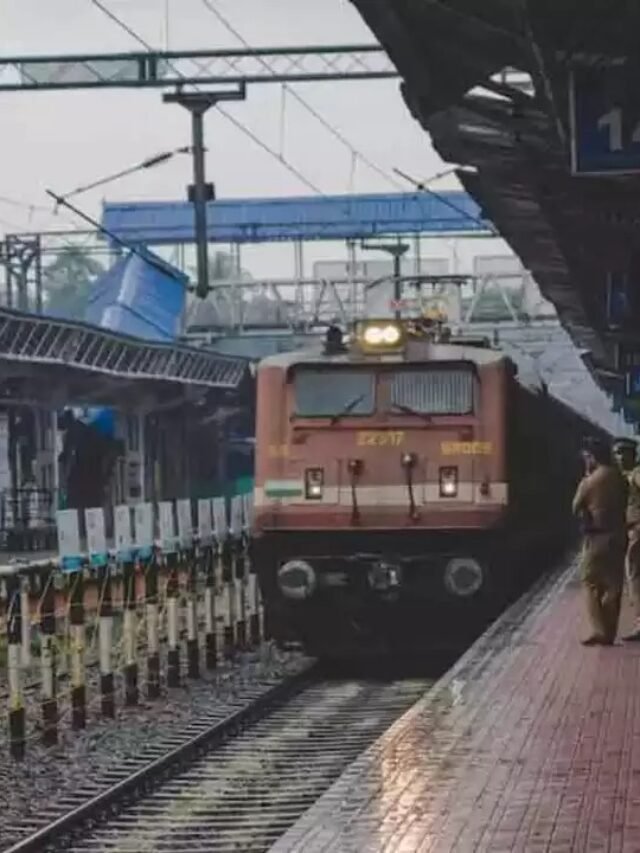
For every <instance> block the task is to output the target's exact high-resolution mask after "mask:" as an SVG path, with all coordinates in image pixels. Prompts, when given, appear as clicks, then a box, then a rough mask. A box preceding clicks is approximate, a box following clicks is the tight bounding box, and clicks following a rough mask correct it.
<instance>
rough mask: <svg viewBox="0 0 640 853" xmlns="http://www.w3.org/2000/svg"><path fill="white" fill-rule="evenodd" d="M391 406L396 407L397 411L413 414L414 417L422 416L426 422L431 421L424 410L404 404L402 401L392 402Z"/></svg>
mask: <svg viewBox="0 0 640 853" xmlns="http://www.w3.org/2000/svg"><path fill="white" fill-rule="evenodd" d="M391 408H392V409H397V410H398V411H399V412H403V413H404V414H405V415H414V416H415V417H416V418H422V419H423V420H424V421H426V422H427V423H428V424H430V423H431V420H432V419H431V415H428V414H427V413H426V412H419V411H418V410H417V409H414V408H413V407H412V406H405V405H404V403H392V404H391Z"/></svg>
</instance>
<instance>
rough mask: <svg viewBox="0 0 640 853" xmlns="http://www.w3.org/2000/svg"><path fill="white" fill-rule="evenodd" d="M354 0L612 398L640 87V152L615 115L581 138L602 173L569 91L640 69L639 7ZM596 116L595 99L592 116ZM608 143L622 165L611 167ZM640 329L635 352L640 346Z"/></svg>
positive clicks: (415, 108)
mask: <svg viewBox="0 0 640 853" xmlns="http://www.w3.org/2000/svg"><path fill="white" fill-rule="evenodd" d="M352 2H353V3H354V5H355V6H356V7H357V9H358V10H359V12H360V13H361V15H362V17H363V18H364V20H365V21H366V22H367V24H368V25H369V26H370V28H371V29H372V31H373V32H374V34H375V35H376V36H377V38H378V39H379V41H380V42H381V43H382V45H383V47H384V48H385V49H386V50H387V51H388V53H389V55H390V57H391V59H392V60H393V62H394V64H395V65H396V67H397V69H398V71H399V72H400V75H401V77H402V78H403V83H402V84H401V85H402V92H403V96H404V98H405V101H406V103H407V105H408V107H409V109H410V110H411V112H412V114H413V115H414V117H415V118H416V119H417V120H418V121H419V122H420V124H421V125H422V127H424V129H425V130H427V131H428V132H429V134H430V135H431V138H432V140H433V144H434V146H435V148H436V150H437V152H438V153H439V154H440V156H441V157H442V158H443V159H444V160H445V161H448V162H450V163H455V164H459V165H462V166H465V167H467V168H466V169H465V170H464V171H462V170H461V171H460V172H459V177H460V180H461V182H462V184H463V186H464V187H465V189H466V190H467V191H468V192H469V193H470V194H471V195H472V196H473V197H474V198H475V199H476V201H477V202H478V204H479V205H480V207H481V210H482V213H483V215H484V216H486V218H487V219H489V220H491V221H492V222H493V223H495V225H496V227H497V228H498V229H499V231H500V232H501V233H502V235H503V236H504V237H505V239H506V240H507V241H508V242H509V243H510V245H511V247H512V248H513V250H514V251H515V252H516V254H518V255H519V257H520V258H521V260H522V262H523V264H524V265H525V266H526V267H527V268H528V269H530V270H531V272H532V273H533V275H534V276H535V278H536V280H537V282H538V284H539V285H540V288H541V290H542V292H543V295H544V296H545V297H547V298H548V299H549V300H551V301H552V302H553V303H554V304H555V306H556V308H557V310H558V313H559V316H560V320H561V322H562V323H563V324H564V325H565V327H566V328H567V330H568V331H569V333H570V334H571V336H572V338H573V340H574V342H575V344H576V345H577V346H578V348H580V349H581V350H585V351H589V355H588V356H587V357H586V359H585V360H586V363H587V364H589V365H590V366H591V368H592V370H593V371H594V374H595V376H596V378H597V379H598V380H599V381H600V382H601V384H602V385H603V387H605V388H608V389H609V390H613V387H612V386H614V385H616V383H619V379H617V378H616V376H618V375H619V371H620V364H619V353H620V347H619V344H620V340H621V338H620V335H619V334H618V333H616V332H615V331H614V330H612V328H611V323H610V322H609V320H608V311H609V308H610V306H609V304H608V294H609V293H610V287H611V284H610V282H611V277H612V275H613V276H614V277H615V276H626V277H630V278H631V285H632V286H633V287H635V289H638V282H635V281H634V280H633V279H634V278H635V277H636V275H637V271H638V270H640V264H638V261H637V258H638V255H639V254H640V253H639V252H638V249H639V244H640V212H639V204H638V202H639V200H640V196H639V192H638V190H639V189H640V178H638V177H637V173H634V171H635V170H634V169H631V170H629V169H628V168H627V169H625V168H623V167H624V165H625V164H624V157H623V155H625V153H626V154H629V153H630V158H631V159H630V160H629V162H631V161H632V160H633V159H634V157H635V167H636V168H637V166H638V164H639V163H640V111H639V110H638V95H637V93H636V92H635V90H636V89H637V88H638V87H637V86H635V85H634V86H630V87H628V88H629V89H630V90H633V91H632V92H631V94H630V95H628V97H629V98H630V102H629V105H630V106H631V107H632V108H633V109H634V110H635V115H636V116H637V117H638V122H637V125H635V120H634V126H635V129H634V126H632V127H631V142H632V144H631V148H632V149H633V148H634V146H635V150H631V151H630V152H625V151H623V150H622V149H623V148H625V146H626V142H625V141H624V139H622V135H624V133H625V132H626V131H625V127H622V128H621V129H620V128H617V127H616V125H615V124H614V121H615V119H616V114H614V113H603V114H601V115H599V116H596V118H597V121H594V124H593V127H591V128H588V127H587V130H586V131H585V138H584V140H582V142H584V152H583V153H585V152H586V155H588V157H591V163H592V167H591V168H587V169H584V170H583V171H582V173H581V174H576V172H577V171H579V170H577V169H576V168H575V163H576V161H575V159H574V160H573V161H572V155H573V157H574V158H575V156H576V151H575V147H574V146H572V129H573V128H575V127H576V125H575V121H573V122H572V120H571V113H572V109H575V102H574V99H572V97H571V96H570V92H572V86H571V80H572V75H573V74H575V73H576V69H580V73H581V74H583V75H584V74H585V73H587V74H591V75H595V76H594V77H593V79H596V78H597V71H598V68H603V67H611V63H612V62H613V63H614V64H617V65H624V67H629V64H630V63H632V62H635V63H637V57H634V53H637V50H638V48H637V34H638V32H639V31H640V3H637V2H618V3H611V2H610V0H590V2H584V0H529V2H526V3H525V2H521V0H484V2H477V0H352ZM633 67H638V68H639V69H640V66H638V65H637V64H636V65H631V69H633ZM514 71H515V72H520V74H521V77H522V81H521V85H519V84H518V83H517V82H514V80H515V81H517V80H518V79H519V78H518V74H515V75H514V73H513V72H514ZM507 72H509V73H507ZM607 73H609V72H607ZM631 78H632V79H633V80H637V79H638V76H637V75H635V74H634V73H632V74H631ZM594 91H595V90H594ZM588 94H589V93H588ZM591 94H593V92H591ZM596 94H597V92H596ZM605 95H606V92H605ZM614 100H615V99H614ZM591 106H593V104H591ZM589 109H590V106H589V102H588V99H587V106H586V107H585V110H586V113H585V115H586V118H587V119H588V118H589V115H588V112H589ZM576 114H577V113H576ZM592 118H593V117H592ZM625 122H626V119H625ZM626 123H628V122H626ZM607 132H608V133H611V134H613V135H612V136H611V140H612V141H611V146H610V147H611V149H612V151H611V152H609V153H612V154H614V155H615V156H613V157H608V158H607V157H606V156H604V154H603V155H602V156H601V157H600V159H598V156H599V155H598V146H599V145H600V144H601V142H602V139H601V137H602V134H603V133H607ZM616 133H619V134H620V138H618V137H617V136H616V135H615V134H616ZM582 142H581V144H582ZM605 154H606V152H605ZM586 155H585V156H586ZM588 157H587V159H588ZM585 162H586V161H585ZM594 164H595V167H594ZM598 164H599V165H598ZM616 164H617V165H616ZM468 167H474V168H472V169H469V168H468ZM630 171H631V172H632V173H631V174H630V173H629V172H630ZM621 172H626V174H624V176H622V174H621ZM634 270H636V273H634V272H633V271H634ZM635 328H636V330H637V331H636V332H635V335H634V334H633V332H632V333H631V337H630V338H628V337H627V342H630V343H631V344H632V345H634V346H635V347H636V348H638V349H640V325H638V324H636V327H635Z"/></svg>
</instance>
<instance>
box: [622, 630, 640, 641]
mask: <svg viewBox="0 0 640 853" xmlns="http://www.w3.org/2000/svg"><path fill="white" fill-rule="evenodd" d="M622 639H623V640H624V641H625V643H638V642H640V628H636V630H635V631H632V633H631V634H627V636H626V637H623V638H622Z"/></svg>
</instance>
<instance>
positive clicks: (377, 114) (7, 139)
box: [0, 0, 508, 276]
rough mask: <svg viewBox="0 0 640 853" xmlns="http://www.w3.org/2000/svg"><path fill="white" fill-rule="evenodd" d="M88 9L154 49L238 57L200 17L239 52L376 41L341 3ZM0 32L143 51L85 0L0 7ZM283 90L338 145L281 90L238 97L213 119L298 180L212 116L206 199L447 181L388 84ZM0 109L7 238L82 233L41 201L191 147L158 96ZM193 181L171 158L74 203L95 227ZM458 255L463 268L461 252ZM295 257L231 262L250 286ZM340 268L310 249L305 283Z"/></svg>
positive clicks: (10, 104)
mask: <svg viewBox="0 0 640 853" xmlns="http://www.w3.org/2000/svg"><path fill="white" fill-rule="evenodd" d="M97 2H98V3H99V4H100V5H102V6H104V7H105V8H106V9H107V10H108V11H110V12H112V13H113V14H114V15H115V16H117V17H118V18H120V19H121V20H122V21H123V22H124V23H125V24H126V25H127V26H128V27H129V28H130V29H132V30H134V31H135V32H136V33H137V34H138V35H139V36H140V37H141V38H142V39H143V40H144V41H145V42H147V43H148V44H150V45H152V46H153V47H156V48H158V49H162V48H169V49H171V50H180V49H191V50H193V49H198V48H202V49H205V48H206V49H215V48H234V47H239V46H240V44H239V41H238V39H237V38H236V36H235V35H233V34H232V33H230V32H229V31H228V30H227V29H225V27H224V26H223V25H222V24H221V23H220V21H219V20H218V19H217V18H216V17H215V15H214V14H213V13H212V11H211V8H213V9H214V10H218V11H219V12H221V13H222V14H223V15H224V17H225V18H226V19H228V21H229V22H230V23H231V24H232V25H233V27H234V28H235V29H236V31H237V32H238V33H239V34H240V35H241V36H242V38H243V39H244V40H245V41H246V42H248V43H249V44H250V45H251V46H278V45H280V46H282V45H297V44H323V43H324V44H332V43H333V44H335V43H343V44H345V43H371V42H374V41H375V39H374V37H373V35H372V33H371V32H370V30H369V29H368V27H367V26H366V25H365V24H364V22H363V21H362V19H361V18H360V15H359V14H358V12H357V11H356V10H355V7H354V6H353V5H352V3H351V2H349V0H97ZM207 5H208V6H209V7H211V8H207ZM0 23H1V25H2V29H1V32H2V50H1V51H0V52H1V53H2V54H4V55H38V54H40V55H42V54H48V55H51V54H56V53H57V54H65V53H79V52H80V53H81V52H85V53H91V52H112V51H113V52H116V51H130V50H138V49H141V45H140V44H139V43H138V42H136V40H135V39H134V38H133V37H132V36H131V35H129V34H127V33H126V32H124V31H123V30H122V29H121V28H120V27H119V26H118V25H117V24H116V23H114V22H113V21H112V20H111V19H110V18H109V17H108V16H107V15H106V14H105V13H104V11H102V10H101V9H100V8H98V7H97V6H96V5H95V2H93V0H55V2H46V0H0ZM293 88H294V89H295V91H296V92H297V93H298V94H300V95H302V96H303V98H304V99H305V100H306V101H308V103H309V104H310V106H311V107H312V108H313V109H314V110H315V111H316V112H318V113H319V114H320V115H321V116H322V117H323V119H324V120H325V121H326V122H328V123H330V124H331V125H332V126H333V127H334V128H335V129H336V130H337V131H338V132H339V133H340V134H341V135H342V136H343V137H344V138H345V139H346V140H347V141H348V143H349V145H348V146H346V145H344V144H343V143H342V142H340V141H339V140H337V139H336V138H335V136H334V135H332V133H331V132H330V131H329V130H327V129H326V127H324V126H323V125H322V124H321V123H320V122H319V121H318V120H317V119H316V118H314V117H312V116H311V115H310V114H309V113H308V112H307V111H306V110H305V108H304V107H303V106H302V105H300V104H299V103H298V102H296V100H295V99H294V98H293V97H291V96H290V95H286V94H285V95H283V92H282V88H281V87H280V86H279V85H271V84H269V85H255V86H252V87H249V90H248V95H247V100H246V101H245V102H239V103H231V104H225V105H224V108H225V109H226V110H227V111H228V112H229V113H232V114H233V117H234V118H235V119H237V120H239V121H240V122H242V123H243V124H244V125H245V126H246V127H247V128H248V129H249V131H250V132H251V133H253V134H255V135H257V136H259V137H260V139H261V140H262V141H263V142H265V143H266V144H267V145H268V146H269V147H270V148H271V149H272V150H273V151H274V152H275V154H276V155H282V156H284V158H285V159H286V160H287V161H288V162H289V163H290V164H291V165H292V166H293V167H294V168H295V169H296V170H297V171H298V172H299V173H300V174H301V175H302V176H303V179H304V180H301V179H300V178H298V177H296V176H295V175H294V174H292V172H291V171H289V170H288V169H287V168H286V167H285V166H284V165H283V164H282V162H280V161H279V159H278V156H273V155H270V154H269V153H267V152H265V151H264V150H262V149H261V148H260V147H259V146H258V145H257V144H256V143H255V142H253V141H252V140H251V139H250V138H248V136H247V135H246V134H245V133H243V132H242V131H241V130H239V129H238V128H237V127H235V126H234V125H233V124H232V123H231V122H230V121H229V120H228V119H227V118H225V116H223V115H222V114H221V113H220V112H218V111H217V110H211V111H210V112H209V113H208V114H207V116H206V119H205V140H206V145H207V148H208V152H207V177H208V179H209V180H211V181H213V182H214V183H215V185H216V191H217V195H218V197H220V198H222V197H227V198H229V197H236V198H238V197H263V196H292V195H294V196H295V195H308V194H312V190H310V189H309V187H308V186H307V185H306V184H305V182H304V181H305V180H306V181H308V182H310V183H311V184H312V185H314V186H315V187H317V188H318V189H319V190H320V192H322V193H325V194H330V193H345V192H350V191H353V192H388V191H394V190H395V191H397V190H408V189H410V188H411V187H410V186H408V185H407V184H405V183H404V182H403V181H402V179H400V178H398V176H397V175H395V174H394V173H393V167H394V166H395V167H399V168H401V169H402V170H403V171H404V172H406V173H408V174H409V175H411V176H415V177H416V178H419V179H424V178H429V177H431V176H433V175H435V174H437V173H439V172H441V171H443V170H444V169H446V168H447V164H444V163H443V162H442V161H441V160H440V158H439V157H438V155H437V154H436V153H435V151H434V150H433V147H432V145H431V142H430V140H429V137H428V135H427V134H426V133H425V132H424V131H423V130H422V128H421V127H420V126H419V125H418V124H417V122H416V121H415V120H414V119H413V118H412V116H411V115H410V113H409V111H408V110H407V108H406V106H405V104H404V101H403V99H402V97H401V95H400V91H399V81H397V80H390V81H371V82H345V83H339V84H333V85H332V84H327V83H319V84H318V83H316V84H296V85H295V86H294V87H293ZM0 110H1V111H2V115H3V121H2V134H0V162H2V163H3V164H5V168H4V170H3V173H2V178H1V180H0V196H4V198H5V200H4V201H3V200H2V199H0V231H5V232H6V231H15V230H24V229H25V228H27V229H29V230H36V229H37V230H42V229H47V230H48V229H59V228H69V227H85V226H84V223H82V222H81V221H80V220H78V219H77V218H74V217H73V215H69V214H67V213H66V212H63V213H59V214H58V215H56V216H54V215H53V214H52V213H51V211H52V203H51V201H50V200H49V198H48V196H47V195H46V192H45V191H46V189H47V188H49V189H52V190H53V191H55V192H58V193H60V194H64V193H66V192H68V191H70V190H71V189H74V188H75V187H77V186H81V185H84V184H87V183H90V182H92V181H94V180H97V179H99V178H102V177H105V176H107V175H110V174H112V173H115V172H118V171H120V170H121V169H125V168H127V167H129V166H132V165H135V164H137V163H139V162H140V161H142V160H144V159H145V158H147V157H149V156H151V155H153V154H156V153H159V152H162V151H167V150H171V149H174V148H177V147H180V146H183V145H188V144H189V143H190V140H191V134H190V122H189V117H188V114H187V113H186V111H184V110H183V109H182V108H180V107H178V106H174V105H167V104H163V103H162V96H161V92H160V91H158V90H150V91H149V90H147V91H143V90H139V91H124V92H123V91H122V90H94V91H75V92H68V93H67V92H37V93H35V92H32V93H30V92H16V93H1V92H0ZM354 152H356V153H355V154H354ZM363 158H365V159H366V160H368V161H370V163H372V164H373V166H374V168H372V167H371V166H369V165H367V164H366V163H365V162H364V159H363ZM191 169H192V165H191V158H190V157H189V156H188V155H181V156H178V157H175V158H174V159H173V160H172V161H170V162H169V163H168V164H166V165H163V166H161V167H158V168H156V169H153V170H149V171H143V172H140V173H138V174H135V175H133V176H130V177H127V178H123V179H121V180H119V181H117V182H116V183H113V184H110V185H108V186H107V187H103V188H101V189H98V190H94V191H91V192H87V193H85V194H83V195H82V196H80V197H78V199H77V201H78V202H79V203H80V206H81V207H82V209H83V210H85V211H86V212H87V213H89V214H91V215H92V216H94V217H96V216H99V212H100V207H101V203H102V200H103V199H104V198H107V199H109V200H111V201H126V200H151V199H176V198H178V199H180V198H184V197H185V193H186V186H187V185H188V184H189V183H190V182H191ZM430 186H431V187H432V188H433V189H434V190H446V189H455V188H458V187H459V185H458V182H457V180H456V178H455V177H454V176H448V177H444V178H441V179H440V180H438V181H436V182H434V183H433V184H431V185H430ZM7 199H9V200H16V201H18V202H20V204H19V205H16V204H12V203H11V202H10V201H7ZM40 208H44V209H43V210H41V209H40ZM427 251H428V252H430V253H432V254H433V253H435V254H436V255H438V256H445V257H446V256H450V255H451V251H452V250H451V246H450V245H448V244H444V243H438V244H436V243H434V242H433V241H432V242H431V243H430V245H429V248H428V250H427ZM478 251H480V252H482V253H489V254H496V253H497V254H505V253H506V252H508V249H507V247H506V245H505V244H503V243H502V241H487V242H486V244H484V245H483V246H482V247H480V246H479V244H478V241H475V243H474V244H473V252H478ZM458 254H459V255H462V256H463V257H464V256H465V250H464V248H463V250H462V251H460V250H458ZM468 254H469V252H467V253H466V255H468ZM293 257H294V255H293V249H292V247H290V246H270V247H266V246H262V247H256V248H252V247H250V248H247V249H245V250H244V252H243V262H244V264H245V265H246V266H248V268H249V269H250V271H251V273H252V274H253V275H254V276H258V275H267V276H287V275H290V274H292V273H293V269H294V266H293ZM342 257H345V250H344V247H343V246H336V245H335V244H316V245H313V246H308V247H307V249H306V251H305V259H306V269H305V271H306V273H307V274H308V275H310V274H311V272H312V269H313V263H314V262H315V261H318V260H333V259H335V258H342ZM463 265H464V264H463Z"/></svg>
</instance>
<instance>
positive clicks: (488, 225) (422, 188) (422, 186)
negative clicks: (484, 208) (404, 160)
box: [393, 166, 502, 239]
mask: <svg viewBox="0 0 640 853" xmlns="http://www.w3.org/2000/svg"><path fill="white" fill-rule="evenodd" d="M393 171H394V172H395V173H396V174H397V175H400V177H401V178H404V179H405V181H408V182H409V183H410V184H413V186H414V187H415V188H416V189H417V190H418V191H419V192H423V193H427V194H428V195H432V196H433V197H434V198H436V199H437V200H438V201H439V202H441V203H442V204H444V205H446V206H447V207H450V208H451V210H454V211H455V212H456V213H458V214H460V215H462V216H464V218H465V219H468V220H470V221H471V222H475V223H476V224H477V225H481V226H482V227H483V228H485V229H486V230H487V231H489V232H490V233H491V236H492V237H499V238H500V239H502V235H501V234H500V232H499V231H498V230H497V229H496V227H495V225H493V223H492V222H488V221H486V220H484V219H481V218H480V217H479V216H474V215H473V214H472V213H469V212H468V211H467V210H465V209H464V207H460V205H459V204H456V203H455V202H453V201H449V199H448V198H447V197H446V196H444V195H442V193H439V192H436V191H435V190H432V189H431V188H430V187H428V186H427V183H428V180H425V181H416V179H415V178H412V177H411V176H410V175H407V173H406V172H403V171H402V169H398V168H397V167H396V166H394V168H393ZM444 174H445V173H444V172H441V173H439V174H437V175H434V176H433V178H431V180H432V181H434V180H436V178H440V177H444Z"/></svg>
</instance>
